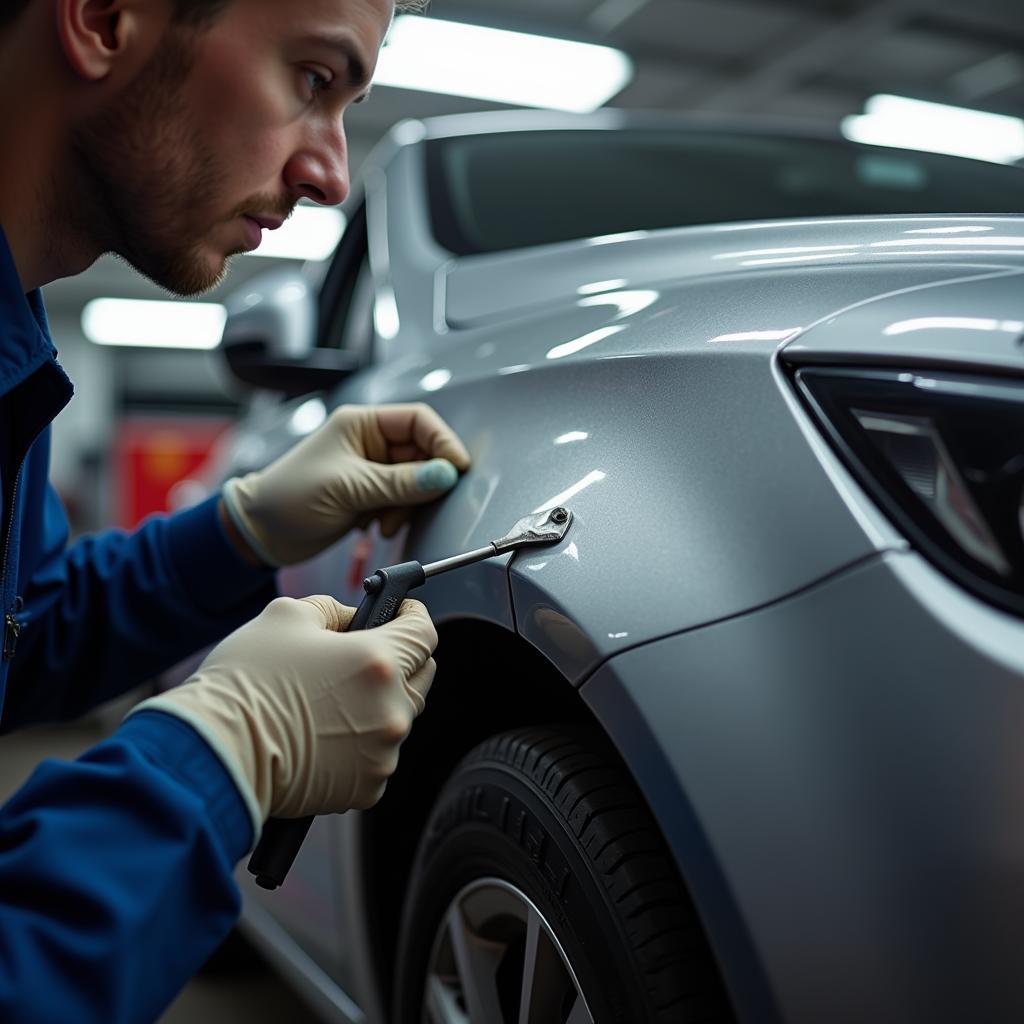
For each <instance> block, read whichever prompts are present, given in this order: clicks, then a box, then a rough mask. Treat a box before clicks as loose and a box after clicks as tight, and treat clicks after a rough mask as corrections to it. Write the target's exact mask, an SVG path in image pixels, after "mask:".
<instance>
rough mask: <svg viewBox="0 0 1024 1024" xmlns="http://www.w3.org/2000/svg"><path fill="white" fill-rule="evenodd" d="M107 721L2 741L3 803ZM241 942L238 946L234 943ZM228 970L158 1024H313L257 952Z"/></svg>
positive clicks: (203, 978)
mask: <svg viewBox="0 0 1024 1024" xmlns="http://www.w3.org/2000/svg"><path fill="white" fill-rule="evenodd" d="M119 718H120V714H117V715H116V717H114V716H113V715H106V716H105V717H104V718H103V719H93V720H90V721H88V722H84V723H81V724H78V725H71V726H62V727H59V728H46V729H32V730H27V731H25V732H21V733H15V734H13V735H11V736H4V737H2V738H0V800H5V799H6V798H7V796H8V795H10V794H11V793H12V792H14V790H16V789H17V788H18V786H20V785H21V783H22V782H23V781H24V780H25V779H26V778H27V777H28V775H30V774H31V772H32V770H33V768H35V766H36V765H37V764H38V763H39V762H40V761H42V760H43V759H44V758H46V757H58V758H74V757H76V756H77V755H78V754H79V753H81V752H82V751H83V750H85V749H86V748H87V747H89V746H91V745H92V744H94V743H96V742H97V741H98V740H99V739H101V738H102V737H103V735H104V734H105V731H106V730H107V729H108V728H109V727H111V725H112V723H116V721H118V720H119ZM235 941H239V942H240V940H235ZM249 952H251V956H250V955H248V954H247V955H246V956H243V957H241V958H237V959H239V960H240V962H237V963H236V962H233V963H232V964H231V966H230V969H221V970H218V971H216V972H214V971H210V972H207V973H204V974H201V975H200V976H199V977H197V978H195V979H193V980H192V981H191V982H190V983H189V984H188V985H187V986H186V987H185V989H184V990H183V991H182V993H181V995H180V996H179V997H178V998H177V999H176V1000H175V1001H174V1003H172V1004H171V1006H170V1008H169V1009H168V1010H167V1012H166V1013H165V1014H164V1015H163V1016H162V1017H161V1018H160V1024H185V1022H188V1024H212V1022H217V1024H243V1022H244V1024H270V1022H274V1024H278V1022H280V1021H282V1020H287V1021H288V1022H289V1024H315V1022H316V1021H317V1020H318V1018H317V1017H315V1016H314V1015H313V1014H312V1013H311V1012H310V1011H309V1009H308V1008H307V1007H306V1005H305V1004H304V1003H303V1002H301V1001H300V1000H299V999H298V997H296V996H295V995H293V994H292V992H291V990H290V989H289V988H288V987H287V986H286V985H285V984H284V982H283V981H281V980H280V979H279V978H278V977H277V975H276V974H274V972H273V971H272V970H270V969H268V967H267V965H266V963H265V962H264V961H262V960H261V959H260V957H259V956H258V954H256V953H255V952H254V951H249Z"/></svg>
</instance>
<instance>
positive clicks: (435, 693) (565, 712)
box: [359, 619, 604, 1005]
mask: <svg viewBox="0 0 1024 1024" xmlns="http://www.w3.org/2000/svg"><path fill="white" fill-rule="evenodd" d="M438 636H439V643H438V648H437V652H436V655H435V659H436V661H437V666H438V670H437V676H436V677H435V680H434V685H433V688H432V690H431V693H430V698H429V700H428V701H427V707H426V710H425V711H424V712H423V715H422V716H421V718H420V719H419V720H418V721H417V723H416V727H415V728H414V729H413V731H412V733H411V734H410V736H409V738H408V739H407V740H406V741H405V743H404V744H403V748H402V756H401V760H400V762H399V767H398V770H397V771H396V772H395V774H394V776H393V777H392V779H391V780H390V782H389V783H388V789H387V792H386V794H385V796H384V798H383V799H382V800H381V801H380V803H379V804H377V806H376V807H374V808H373V810H371V811H368V812H366V813H364V814H363V815H361V817H360V823H361V827H360V837H359V844H360V845H359V852H360V862H361V878H360V898H361V899H362V915H363V919H364V921H365V922H366V927H367V930H368V937H369V942H370V947H371V949H370V953H371V957H370V961H371V963H372V965H373V974H374V977H373V978H372V981H373V982H374V983H375V985H376V988H377V991H378V992H379V993H387V992H390V991H391V985H392V981H393V972H394V958H395V952H396V949H397V941H398V930H399V927H400V921H401V913H402V906H403V903H404V900H405V892H406V884H405V883H406V880H407V879H408V876H409V872H410V869H411V867H412V863H413V859H414V857H415V854H416V848H417V846H418V843H419V836H420V834H421V832H422V829H423V827H424V825H425V824H426V820H427V817H428V815H429V814H430V810H431V808H432V807H433V805H434V802H435V800H436V798H437V796H438V794H439V793H440V791H441V788H442V787H443V785H444V783H445V781H446V780H447V779H448V777H449V775H450V774H451V772H452V770H453V769H454V768H455V766H456V765H457V764H458V762H459V761H460V760H461V759H462V758H463V757H464V756H465V755H466V754H467V753H468V752H469V751H470V750H472V749H473V747H475V746H476V745H477V744H478V743H481V742H482V741H483V740H485V739H487V738H488V737H489V736H492V735H494V734H495V733H498V732H502V731H504V730H506V729H513V728H517V727H519V726H529V725H540V724H544V723H547V722H587V723H590V724H591V725H593V726H594V727H595V728H598V729H601V726H600V725H599V724H598V723H597V720H596V719H595V718H594V716H593V715H592V713H591V712H590V710H589V708H588V707H587V706H586V704H585V703H584V702H583V700H582V699H581V698H580V696H579V692H578V691H577V690H576V689H575V688H574V687H573V686H572V685H571V684H570V683H569V681H568V680H567V679H565V677H564V676H562V675H561V673H559V672H558V670H557V669H556V668H555V667H554V666H553V665H552V664H551V663H550V662H549V661H548V660H547V659H546V658H545V657H544V656H543V655H542V654H541V653H540V652H539V651H537V650H536V648H534V647H533V646H532V645H531V644H529V643H527V642H526V641H525V640H523V639H522V637H520V636H518V635H517V634H515V633H512V632H510V631H509V630H507V629H505V628H503V627H501V626H498V625H495V624H494V623H491V622H485V621H482V620H473V619H457V620H449V621H447V622H445V623H442V624H441V625H439V627H438ZM484 666H486V668H484ZM484 672H486V678H483V676H484ZM601 731H602V732H604V730H603V729H601ZM396 879H401V880H402V884H400V885H396V884H395V881H396ZM384 1005H387V1000H385V1001H384Z"/></svg>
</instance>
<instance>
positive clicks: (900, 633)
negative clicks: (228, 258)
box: [218, 112, 1024, 1024]
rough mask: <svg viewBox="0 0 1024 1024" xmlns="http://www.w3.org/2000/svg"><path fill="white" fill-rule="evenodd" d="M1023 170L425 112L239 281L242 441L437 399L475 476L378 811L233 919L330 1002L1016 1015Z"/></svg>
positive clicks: (418, 542)
mask: <svg viewBox="0 0 1024 1024" xmlns="http://www.w3.org/2000/svg"><path fill="white" fill-rule="evenodd" d="M1022 210H1024V170H1022V169H1020V168H1016V167H1005V166H998V165H994V164H983V163H980V162H974V161H970V160H966V159H961V158H954V157H945V156H938V155H935V154H926V153H916V152H907V151H899V150H892V149H883V148H875V147H870V146H864V145H855V144H853V143H849V142H844V141H843V140H841V139H840V138H838V137H835V138H832V137H827V136H825V135H820V134H814V133H810V132H807V131H802V130H798V129H795V128H793V127H791V126H786V125H780V124H775V125H772V124H765V123H742V124H740V123H737V124H725V123H722V122H718V121H713V120H679V119H676V120H671V121H666V120H664V119H655V118H645V117H630V116H627V115H626V114H624V113H621V112H603V113H600V114H598V115H594V116H592V117H584V118H572V117H568V116H563V115H550V116H546V115H542V114H537V113H528V112H522V113H505V114H495V115H487V116H483V115H476V116H471V117H464V118H445V119H440V120H436V121H433V122H425V123H420V122H408V123H404V124H401V125H399V126H398V127H396V128H395V129H394V131H393V132H392V133H391V135H390V136H389V138H388V139H387V140H386V141H385V142H384V143H382V144H381V145H380V147H379V148H378V149H377V150H376V152H375V153H374V155H373V156H372V157H371V158H370V159H369V161H368V163H367V165H366V166H365V168H364V172H363V175H362V184H361V186H360V187H359V188H358V190H357V192H356V194H354V195H353V197H352V198H351V199H350V201H349V203H348V204H347V212H348V217H349V226H348V228H347V231H346V233H345V235H344V238H343V240H342V242H341V244H340V247H339V249H338V251H337V254H336V256H335V257H334V259H333V261H332V262H331V264H330V266H329V269H327V271H326V273H325V274H320V275H311V274H309V273H286V274H282V273H281V272H276V274H275V275H272V276H271V277H270V278H269V279H266V280H264V281H263V282H262V283H261V284H260V285H259V286H255V285H252V284H251V285H249V286H248V287H247V288H246V289H245V290H244V292H243V293H242V294H240V295H238V296H237V298H236V299H235V300H234V302H233V304H232V306H231V310H230V312H231V316H230V318H229V321H228V325H227V328H226V330H225V336H224V341H223V345H222V349H223V354H224V356H225V358H226V359H227V362H228V364H229V366H230V367H231V368H232V369H233V371H234V373H235V374H236V375H237V376H238V378H239V379H240V380H242V381H244V382H246V383H247V384H248V385H249V386H250V387H251V388H252V389H253V396H252V401H251V403H250V412H249V415H248V417H247V418H246V419H245V420H244V421H243V422H242V423H241V424H240V425H239V428H238V430H237V432H236V433H235V434H234V436H233V439H232V441H231V444H230V445H229V446H228V447H227V448H226V449H225V451H224V453H223V456H222V460H221V462H220V464H219V468H218V472H219V473H220V474H221V475H222V476H226V475H229V474H235V473H240V472H245V471H247V470H249V469H252V468H255V467H257V466H259V465H262V464H264V463H266V462H267V461H269V460H270V459H271V458H273V457H274V456H276V455H277V454H278V453H280V452H281V451H283V450H284V449H286V448H287V447H288V446H289V445H290V444H292V443H294V442H295V440H296V439H297V438H298V437H300V436H302V435H303V434H305V433H308V432H309V431H310V430H312V429H314V428H315V427H316V426H318V425H319V423H320V422H322V420H323V419H324V418H325V416H326V415H327V413H328V412H329V411H330V410H331V409H332V408H333V407H335V406H336V405H338V404H341V403H347V402H356V403H381V402H409V401H425V402H429V403H430V404H431V405H432V406H434V407H435V408H436V409H438V410H439V411H440V412H441V414H442V415H443V416H444V417H445V418H446V420H447V421H448V422H449V423H450V424H451V425H452V426H453V427H454V428H455V429H456V430H457V431H458V433H459V434H460V436H461V437H462V438H463V439H464V440H465V442H466V444H467V445H468V447H469V449H470V451H471V452H472V455H473V467H472V470H471V471H470V472H469V473H468V474H466V475H465V477H464V478H463V479H462V480H461V481H460V483H459V484H458V485H457V487H456V489H455V490H454V491H453V492H452V493H451V494H450V495H449V496H448V497H446V498H445V499H444V500H443V501H441V502H439V503H437V504H436V505H434V506H431V507H429V508H425V509H423V511H422V514H420V515H418V516H417V518H416V520H415V522H414V524H413V526H412V527H411V529H407V530H405V531H403V532H402V533H401V534H400V535H399V536H397V537H395V538H393V539H385V538H383V537H381V536H380V535H379V533H377V532H375V531H371V532H368V533H364V534H360V535H357V536H352V537H350V538H348V539H346V540H345V541H343V542H342V543H341V544H339V545H338V546H337V547H335V548H334V549H332V550H331V551H329V552H328V553H326V554H325V555H323V556H322V557H320V558H318V559H316V560H314V561H312V562H310V563H308V564H306V565H303V566H301V567H298V568H296V569H293V570H287V571H284V572H282V574H281V579H282V587H283V588H284V590H285V591H286V592H288V593H293V594H307V593H317V592H320V593H331V594H334V595H335V596H336V597H337V598H339V599H340V600H343V601H346V602H347V603H350V604H356V603H358V601H359V599H360V598H361V596H362V590H361V581H362V580H363V578H364V577H365V576H367V575H368V574H369V573H371V572H372V571H373V570H374V569H376V568H379V567H382V566H387V565H389V564H393V563H396V562H401V561H404V560H407V559H411V558H416V559H419V560H420V561H423V562H427V561H431V560H436V559H440V558H444V557H447V556H449V555H453V554H456V553H458V552H461V551H465V550H468V549H471V548H478V547H480V546H482V545H483V544H485V543H486V542H487V541H489V540H492V539H494V538H496V537H499V536H501V535H502V534H504V533H505V532H506V531H507V530H508V529H509V528H510V527H511V526H512V525H513V524H514V523H515V522H516V520H518V519H519V518H520V517H522V516H525V515H527V514H529V513H531V512H535V511H542V510H545V509H549V508H552V507H554V506H556V505H564V506H566V507H567V508H569V509H571V511H572V512H573V514H574V520H573V523H572V525H571V527H570V529H569V531H568V533H567V534H566V536H565V538H564V540H563V541H562V542H561V543H559V544H558V545H557V546H555V547H552V548H550V549H544V548H539V549H536V550H533V551H524V552H521V553H519V554H516V555H506V556H503V557H500V558H494V559H491V560H488V561H483V562H479V563H477V564H475V565H472V566H469V567H466V568H463V569H460V570H459V571H457V572H452V573H448V574H446V575H443V576H438V577H436V578H434V579H432V580H430V581H428V583H427V585H426V586H425V587H424V588H422V590H421V591H418V592H417V595H416V596H421V597H422V599H423V600H424V601H425V602H426V603H427V605H428V607H429V608H430V610H431V612H432V614H433V616H434V618H435V620H436V621H437V623H438V626H439V633H440V638H441V639H440V646H439V648H438V654H437V660H438V665H439V670H438V675H437V680H436V683H435V685H434V690H433V692H432V694H431V697H430V701H429V702H428V707H427V710H426V712H425V713H424V714H423V716H422V718H421V719H420V720H419V721H418V723H417V725H416V727H415V729H414V730H413V733H412V735H411V737H410V738H409V740H408V741H407V743H406V745H405V747H404V748H403V753H402V759H401V764H400V766H399V769H398V772H397V774H396V775H395V777H394V779H393V781H392V782H391V784H390V785H389V787H388V791H387V794H386V796H385V797H384V799H383V800H382V801H381V803H380V804H379V805H378V806H377V807H376V808H374V809H373V810H371V811H369V812H367V813H362V814H355V813H351V814H346V815H343V816H335V817H331V818H323V819H318V820H317V821H316V823H315V824H314V827H313V829H312V831H311V832H310V835H309V837H308V838H307V840H306V843H305V846H304V847H303V849H302V851H301V853H300V855H299V858H298V860H297V861H296V863H295V866H294V867H293V869H292V872H291V875H290V876H289V879H288V881H287V883H286V884H285V886H284V887H283V888H282V889H280V890H279V891H277V892H273V893H265V892H263V891H261V890H258V889H256V888H255V887H253V886H252V885H251V880H250V879H248V876H247V875H245V873H244V871H243V872H240V877H241V878H242V879H244V880H245V881H244V888H245V916H244V924H245V927H246V929H247V930H248V931H249V933H250V934H251V935H252V936H253V937H255V939H256V940H257V941H258V942H259V943H260V944H261V945H262V946H263V947H264V948H265V949H266V950H267V951H268V952H269V953H270V954H271V956H272V957H273V958H274V959H275V961H276V962H278V963H279V964H280V965H281V966H282V967H283V968H284V969H285V970H286V971H287V972H288V973H289V974H290V975H291V977H292V978H293V979H294V980H295V981H296V982H297V984H298V985H299V987H300V989H301V990H302V991H303V992H304V993H305V995H306V996H307V997H308V998H309V999H310V1000H311V1001H312V1002H313V1004H314V1005H315V1006H317V1007H318V1008H319V1009H320V1010H321V1011H322V1012H323V1014H324V1016H325V1017H326V1018H327V1019H333V1020H337V1021H348V1022H355V1021H364V1020H365V1021H369V1022H374V1024H377V1022H384V1021H391V1022H393V1024H414V1022H415V1024H420V1022H430V1024H465V1022H472V1024H512V1022H517V1024H588V1022H595V1024H605V1022H624V1024H625V1022H628V1024H638V1022H648V1021H649V1022H669V1021H671V1022H680V1021H731V1020H741V1021H745V1022H756V1024H765V1022H768V1024H770V1022H773V1021H778V1022H786V1024H822V1022H826V1021H827V1022H829V1024H839V1022H846V1021H849V1022H858V1024H863V1022H866V1021H885V1022H896V1021H900V1022H903V1021H921V1022H939V1021H951V1022H952V1021H956V1022H963V1021H972V1022H973V1021H986V1022H987V1021H1019V1020H1022V1019H1024V969H1022V958H1024V952H1022V951H1024V621H1022V618H1021V616H1022V614H1024V501H1022V485H1024V347H1022V344H1021V340H1022V336H1024V288H1022V286H1024V218H1022V217H1019V216H1015V214H1017V213H1019V212H1021V211H1022Z"/></svg>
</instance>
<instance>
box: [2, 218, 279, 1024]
mask: <svg viewBox="0 0 1024 1024" xmlns="http://www.w3.org/2000/svg"><path fill="white" fill-rule="evenodd" d="M71 393H72V388H71V384H70V382H69V381H68V379H67V377H66V375H65V374H64V371H63V370H62V369H61V368H60V366H59V364H58V363H57V359H56V352H55V350H54V347H53V344H52V342H51V340H50V335H49V330H48V328H47V324H46V316H45V312H44V310H43V303H42V298H41V296H40V294H39V293H38V292H32V293H30V294H28V295H27V296H26V295H25V294H24V292H23V291H22V289H21V286H20V283H19V278H18V275H17V271H16V269H15V267H14V263H13V260H12V257H11V254H10V252H9V250H8V247H7V244H6V241H5V239H4V238H3V235H2V232H0V495H2V503H0V608H2V615H3V627H4V628H3V635H4V636H3V654H2V660H0V700H2V717H0V728H2V730H3V731H9V730H11V729H14V728H17V727H19V726H22V725H26V724H28V723H31V722H39V721H43V720H51V721H52V720H54V719H62V718H70V717H73V716H76V715H78V714H80V713H81V712H83V711H85V710H87V709H88V708H90V707H92V706H94V705H96V704H99V703H101V702H102V701H105V700H108V699H110V698H111V697H114V696H116V695H117V694H119V693H122V692H124V691H126V690H128V689H130V688H132V687H133V686H136V685H138V684H139V683H142V682H143V681H145V680H146V679H147V678H149V677H150V676H152V675H153V674H154V673H157V672H159V671H161V670H162V669H165V668H167V667H169V666H170V665H172V664H174V663H175V662H176V661H178V660H180V659H181V658H183V657H185V656H187V655H188V654H189V653H191V652H193V651H195V650H197V649H199V648H200V647H202V646H203V645H205V644H208V643H210V642H212V641H214V640H216V639H218V638H219V637H221V636H223V635H224V634H226V633H227V632H229V631H230V630H231V629H234V628H235V627H236V626H238V625H240V624H241V623H242V622H244V621H246V620H248V619H250V618H252V617H253V616H254V615H256V614H257V613H258V612H259V611H260V610H261V609H262V608H263V607H264V606H265V604H266V603H267V601H269V600H270V599H271V598H272V597H273V596H274V585H273V578H272V574H271V573H270V572H269V571H263V570H260V569H257V568H254V567H252V566H249V565H248V564H247V563H245V562H244V561H243V560H242V559H241V557H240V556H239V555H238V554H237V552H236V551H235V549H234V548H233V546H232V545H231V543H230V541H229V540H228V538H227V537H226V536H225V534H224V532H223V529H222V527H221V525H220V521H219V518H218V516H217V509H216V499H215V498H214V499H211V500H209V501H207V502H205V503H204V504H202V505H199V506H198V507H196V508H193V509H189V510H187V511H185V512H182V513H179V514H178V515H175V516H171V517H155V518H152V519H150V520H148V521H147V522H146V523H145V524H143V526H141V527H140V528H139V529H138V530H136V531H135V532H134V533H124V532H121V531H111V532H108V533H103V534H100V535H98V536H92V537H84V538H82V539H80V540H78V541H77V542H76V543H74V544H72V545H70V546H68V526H67V520H66V518H65V515H64V512H63V509H62V507H61V504H60V501H59V500H58V498H57V496H56V494H55V493H54V491H53V489H52V487H51V486H50V485H49V483H48V481H47V464H48V458H49V446H50V434H49V423H50V421H51V420H52V419H53V417H54V416H56V414H57V413H58V412H59V411H60V409H61V408H63V406H64V405H65V404H66V403H67V402H68V400H69V399H70V397H71ZM253 831H254V828H253V822H252V819H251V817H250V814H249V812H248V810H247V808H246V805H245V803H244V801H243V799H242V797H241V795H240V793H239V791H238V789H237V788H236V787H235V785H234V783H233V782H232V781H231V778H230V776H229V774H228V772H227V771H226V770H225V768H224V766H223V764H222V762H221V761H220V760H219V759H218V757H217V756H216V755H215V754H214V753H213V752H212V751H211V749H210V748H209V747H208V746H207V745H206V744H205V742H204V741H203V740H202V739H201V738H200V737H199V736H198V735H197V734H196V733H195V732H194V731H193V730H192V729H191V728H190V727H189V726H188V725H186V724H185V723H184V722H181V721H179V720H177V719H175V718H172V717H171V716H168V715H164V714H161V713H159V712H156V711H143V712H139V713H138V714H137V715H134V716H133V717H131V718H129V719H128V720H127V721H125V722H124V723H123V724H122V725H121V727H120V728H119V729H118V730H117V731H116V732H115V733H114V734H113V736H112V737H111V738H110V739H108V740H106V741H105V742H103V743H100V744H99V745H98V746H96V747H93V748H92V749H91V750H89V751H88V752H87V753H85V754H84V755H83V756H82V757H80V758H79V759H78V760H77V761H71V762H66V761H56V760H51V761H45V762H43V764H41V765H40V766H39V767H38V768H37V769H36V771H35V772H34V774H33V775H32V776H31V777H30V778H29V780H28V781H27V782H26V783H25V784H24V785H23V786H22V787H21V789H20V790H18V791H17V793H15V795H14V796H13V797H12V798H11V799H10V800H8V801H7V803H6V804H4V805H3V807H2V808H0V1021H4V1022H28V1021H32V1022H46V1024H88V1022H94V1021H95V1022H103V1024H117V1022H126V1024H127V1022H139V1021H152V1020H154V1019H155V1018H156V1017H158V1016H159V1015H160V1013H161V1012H162V1010H163V1009H164V1008H165V1007H166V1006H167V1004H168V1003H169V1002H170V1001H171V1000H172V999H173V997H174V996H175V994H176V993H177V992H178V990H179V989H180V988H181V987H182V986H183V985H184V984H185V982H186V981H187V979H188V978H189V977H190V976H191V975H192V974H193V973H194V972H195V971H196V969H197V968H198V967H200V966H201V965H202V963H203V961H204V960H205V959H206V958H207V957H208V956H209V954H210V953H211V952H212V951H213V950H214V949H215V948H216V947H217V945H218V944H219V943H220V942H221V940H223V938H224V937H225V936H226V934H227V933H228V931H229V930H230V928H231V926H232V925H233V923H234V922H235V920H236V919H237V916H238V913H239V909H240V897H239V892H238V888H237V885H236V883H235V881H234V878H233V869H234V867H235V864H236V863H237V861H238V860H239V859H240V858H241V857H242V856H243V855H244V854H245V853H246V852H247V851H248V850H249V849H250V848H251V846H252V845H253V842H254V835H253Z"/></svg>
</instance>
